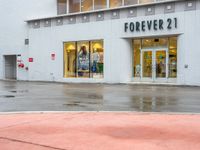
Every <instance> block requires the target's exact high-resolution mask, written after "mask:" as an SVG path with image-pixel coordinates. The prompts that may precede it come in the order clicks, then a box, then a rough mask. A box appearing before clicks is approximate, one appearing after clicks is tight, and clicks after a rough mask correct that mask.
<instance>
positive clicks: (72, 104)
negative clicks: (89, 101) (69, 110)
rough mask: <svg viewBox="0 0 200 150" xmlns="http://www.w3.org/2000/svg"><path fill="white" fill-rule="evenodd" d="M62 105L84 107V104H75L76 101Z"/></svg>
mask: <svg viewBox="0 0 200 150" xmlns="http://www.w3.org/2000/svg"><path fill="white" fill-rule="evenodd" d="M63 106H69V107H85V106H83V105H80V104H77V103H69V104H63Z"/></svg>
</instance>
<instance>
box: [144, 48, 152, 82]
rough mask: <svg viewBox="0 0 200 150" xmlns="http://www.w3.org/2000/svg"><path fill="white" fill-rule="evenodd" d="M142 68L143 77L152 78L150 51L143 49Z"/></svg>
mask: <svg viewBox="0 0 200 150" xmlns="http://www.w3.org/2000/svg"><path fill="white" fill-rule="evenodd" d="M142 55H143V56H142V61H143V63H142V70H143V73H142V74H143V77H148V78H152V63H153V60H152V55H153V54H152V51H143V54H142Z"/></svg>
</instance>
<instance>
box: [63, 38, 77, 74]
mask: <svg viewBox="0 0 200 150" xmlns="http://www.w3.org/2000/svg"><path fill="white" fill-rule="evenodd" d="M64 66H65V67H64V69H65V74H64V77H65V78H70V77H71V78H72V77H76V66H77V65H76V43H75V42H68V43H65V45H64Z"/></svg>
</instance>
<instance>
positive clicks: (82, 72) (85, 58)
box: [77, 42, 90, 78]
mask: <svg viewBox="0 0 200 150" xmlns="http://www.w3.org/2000/svg"><path fill="white" fill-rule="evenodd" d="M77 47H78V60H77V61H78V68H77V69H78V77H83V78H84V77H85V78H89V75H90V74H89V71H90V63H89V61H90V58H89V57H90V52H89V42H78V46H77Z"/></svg>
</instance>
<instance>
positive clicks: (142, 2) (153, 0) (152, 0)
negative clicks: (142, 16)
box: [139, 0, 155, 4]
mask: <svg viewBox="0 0 200 150" xmlns="http://www.w3.org/2000/svg"><path fill="white" fill-rule="evenodd" d="M152 2H155V0H139V3H140V4H145V3H152Z"/></svg>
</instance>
